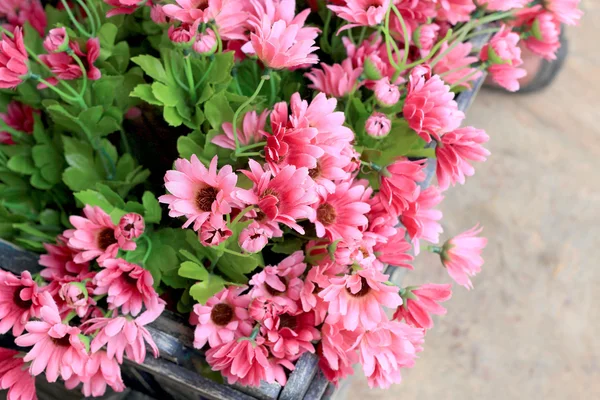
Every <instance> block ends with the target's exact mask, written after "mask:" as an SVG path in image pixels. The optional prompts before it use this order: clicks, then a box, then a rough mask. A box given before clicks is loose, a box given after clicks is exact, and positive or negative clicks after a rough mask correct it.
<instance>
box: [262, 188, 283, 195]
mask: <svg viewBox="0 0 600 400" xmlns="http://www.w3.org/2000/svg"><path fill="white" fill-rule="evenodd" d="M267 196H273V197H279V193H277V191H276V190H275V189H272V188H268V189H267V190H265V191H264V192H263V194H262V196H261V197H267Z"/></svg>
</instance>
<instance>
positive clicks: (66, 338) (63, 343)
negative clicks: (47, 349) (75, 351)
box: [50, 335, 71, 347]
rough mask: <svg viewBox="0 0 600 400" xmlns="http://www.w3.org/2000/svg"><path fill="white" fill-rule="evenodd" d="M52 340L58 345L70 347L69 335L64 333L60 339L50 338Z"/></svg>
mask: <svg viewBox="0 0 600 400" xmlns="http://www.w3.org/2000/svg"><path fill="white" fill-rule="evenodd" d="M50 339H51V340H52V342H53V343H54V344H55V345H57V346H60V347H71V342H70V341H69V335H65V336H63V337H61V338H60V339H56V338H50Z"/></svg>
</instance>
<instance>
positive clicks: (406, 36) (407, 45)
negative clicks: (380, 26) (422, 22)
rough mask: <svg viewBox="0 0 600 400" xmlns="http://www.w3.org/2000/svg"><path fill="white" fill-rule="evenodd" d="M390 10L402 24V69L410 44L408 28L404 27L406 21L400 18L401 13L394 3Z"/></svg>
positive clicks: (406, 59)
mask: <svg viewBox="0 0 600 400" xmlns="http://www.w3.org/2000/svg"><path fill="white" fill-rule="evenodd" d="M392 11H394V14H396V17H398V20H399V21H400V25H401V26H402V34H403V35H404V54H403V55H402V64H400V65H401V66H402V69H404V66H405V65H406V61H408V51H409V46H410V38H409V37H408V28H407V27H406V22H405V21H404V18H402V14H400V11H398V8H397V7H396V6H395V5H394V3H392Z"/></svg>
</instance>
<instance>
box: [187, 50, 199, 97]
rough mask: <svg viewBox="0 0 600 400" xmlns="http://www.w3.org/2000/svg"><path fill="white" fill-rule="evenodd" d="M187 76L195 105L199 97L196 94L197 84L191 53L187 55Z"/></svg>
mask: <svg viewBox="0 0 600 400" xmlns="http://www.w3.org/2000/svg"><path fill="white" fill-rule="evenodd" d="M185 76H186V78H187V81H188V86H189V88H190V89H189V93H190V96H192V102H193V103H194V105H195V104H196V101H197V100H198V98H197V96H196V85H195V84H194V73H193V72H192V62H191V61H190V56H189V55H188V56H186V57H185Z"/></svg>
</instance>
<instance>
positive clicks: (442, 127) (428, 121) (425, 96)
mask: <svg viewBox="0 0 600 400" xmlns="http://www.w3.org/2000/svg"><path fill="white" fill-rule="evenodd" d="M453 99H454V93H452V92H450V87H449V86H446V85H444V82H443V81H442V80H441V79H440V77H439V76H437V75H435V76H433V77H431V72H430V71H429V69H428V68H425V67H421V66H419V67H417V68H415V69H413V71H412V73H411V75H410V79H409V83H408V86H407V95H406V100H405V102H404V108H403V115H404V118H405V119H406V120H407V122H408V125H409V126H410V127H411V128H412V129H413V130H415V131H416V132H417V133H418V134H419V136H421V137H422V138H423V139H424V140H425V141H426V142H428V143H429V142H430V141H431V137H432V136H433V137H434V138H435V139H436V140H439V137H440V136H441V135H442V134H443V133H444V132H448V131H452V130H454V129H456V128H458V127H459V126H460V123H461V122H462V120H463V119H464V118H465V114H463V112H462V111H459V110H458V105H457V104H456V101H454V100H453Z"/></svg>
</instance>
